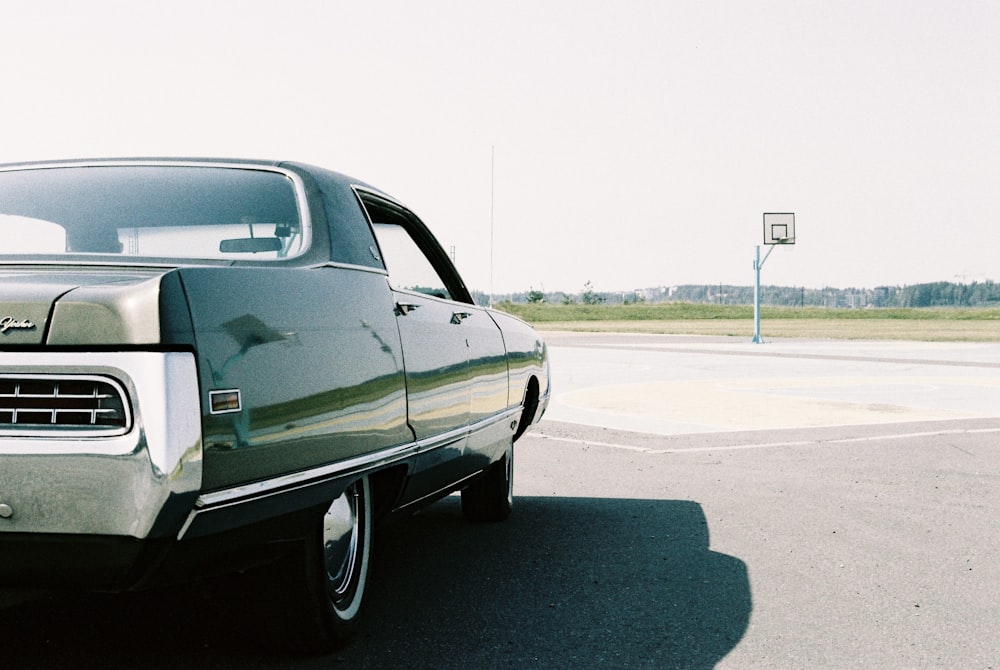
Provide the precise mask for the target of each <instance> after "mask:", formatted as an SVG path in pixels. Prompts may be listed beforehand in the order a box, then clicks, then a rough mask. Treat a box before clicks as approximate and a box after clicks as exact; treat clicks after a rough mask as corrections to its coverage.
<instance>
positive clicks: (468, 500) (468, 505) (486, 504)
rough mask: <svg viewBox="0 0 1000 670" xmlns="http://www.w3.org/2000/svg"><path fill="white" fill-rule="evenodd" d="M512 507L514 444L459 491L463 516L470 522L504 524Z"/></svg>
mask: <svg viewBox="0 0 1000 670" xmlns="http://www.w3.org/2000/svg"><path fill="white" fill-rule="evenodd" d="M513 506H514V444H513V442H511V443H510V444H509V445H508V446H507V453H505V454H504V455H503V457H502V458H501V459H500V460H499V461H497V462H496V463H493V464H491V465H490V466H489V467H488V468H486V472H485V473H483V475H482V476H481V477H480V478H479V479H477V480H475V481H474V482H472V483H471V484H469V486H468V487H466V488H465V489H463V490H462V514H463V515H464V516H465V518H466V519H467V520H469V521H503V520H504V519H506V518H507V517H508V516H510V511H511V509H512V508H513Z"/></svg>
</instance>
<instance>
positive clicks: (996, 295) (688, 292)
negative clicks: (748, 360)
mask: <svg viewBox="0 0 1000 670" xmlns="http://www.w3.org/2000/svg"><path fill="white" fill-rule="evenodd" d="M476 299H477V301H479V304H487V303H488V302H489V296H488V295H485V294H483V293H477V294H476ZM493 300H494V301H495V302H499V301H509V302H513V303H531V302H548V303H556V304H576V303H582V304H602V303H603V304H636V303H657V302H688V303H695V304H718V305H752V304H753V301H754V298H753V287H752V286H731V285H726V284H686V285H680V286H669V287H666V286H661V287H655V288H645V289H638V290H635V291H624V292H622V291H616V292H611V291H607V292H602V291H600V290H598V289H596V288H594V287H593V286H591V284H590V282H588V283H587V284H586V285H585V286H584V287H583V289H582V290H581V291H580V292H579V293H565V292H561V291H556V292H550V293H546V292H542V291H538V290H534V289H532V290H529V291H524V292H521V293H508V294H503V295H495V296H493ZM760 301H761V304H762V305H773V306H788V307H829V308H858V309H861V308H876V307H1000V284H997V283H994V282H993V281H985V282H973V283H971V284H956V283H952V282H933V283H930V284H914V285H912V286H879V287H877V288H871V289H864V288H823V289H812V288H803V287H795V286H763V287H761V298H760Z"/></svg>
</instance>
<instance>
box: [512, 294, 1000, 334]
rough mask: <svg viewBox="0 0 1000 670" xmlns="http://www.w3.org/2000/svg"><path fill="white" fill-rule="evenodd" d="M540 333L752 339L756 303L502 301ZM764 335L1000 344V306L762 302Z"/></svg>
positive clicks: (762, 329)
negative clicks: (808, 305) (837, 305)
mask: <svg viewBox="0 0 1000 670" xmlns="http://www.w3.org/2000/svg"><path fill="white" fill-rule="evenodd" d="M497 307H499V308H500V309H503V310H504V311H507V312H510V313H512V314H515V315H517V316H519V317H521V318H522V319H524V320H525V321H528V322H529V323H531V324H533V325H534V326H535V327H536V328H539V329H540V330H576V331H592V332H629V333H667V334H685V335H724V336H732V337H746V338H750V337H753V330H754V322H753V307H750V306H745V305H696V304H690V303H656V304H637V305H583V304H572V305H550V304H544V303H542V304H539V303H534V304H512V303H502V304H500V305H497ZM760 330H761V335H762V336H763V337H764V338H768V337H771V338H778V337H805V338H833V339H854V340H922V341H931V342H1000V309H997V308H975V309H973V308H948V307H932V308H912V309H905V308H899V309H823V308H797V307H764V308H762V309H761V328H760Z"/></svg>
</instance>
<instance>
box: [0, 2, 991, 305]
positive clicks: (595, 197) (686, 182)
mask: <svg viewBox="0 0 1000 670" xmlns="http://www.w3.org/2000/svg"><path fill="white" fill-rule="evenodd" d="M998 73H1000V2H997V1H996V0H989V1H986V2H976V1H971V0H966V1H960V2H956V1H955V0H940V1H938V0H885V1H881V2H880V1H878V0H864V1H858V2H853V1H839V2H833V1H830V0H821V1H816V2H810V1H807V0H796V1H787V2H781V1H768V0H763V1H761V0H754V1H753V2H751V1H749V0H746V1H743V0H729V1H720V0H706V1H701V2H697V1H694V0H684V1H676V0H652V1H649V2H645V1H644V2H640V1H632V0H616V1H615V2H610V1H607V2H595V1H593V0H577V1H559V2H555V1H552V2H548V1H545V0H528V1H520V0H504V1H503V2H496V1H495V0H494V1H492V2H474V1H466V2H462V1H459V0H456V1H454V2H442V1H435V0H422V1H421V2H407V1H403V0H401V1H397V2H389V1H383V2H378V1H376V2H358V1H357V0H351V1H350V2H341V1H340V0H326V1H316V2H312V1H306V0H284V1H282V2H275V1H273V0H271V1H268V2H210V1H208V0H197V1H194V2H191V1H188V0H181V1H176V0H171V1H169V2H158V3H146V2H134V1H133V0H127V1H124V2H110V1H107V0H89V1H88V2H78V1H75V0H67V1H62V2H60V1H47V0H34V1H33V2H30V3H28V2H2V3H0V86H2V97H0V162H8V161H16V160H31V159H47V158H70V157H81V156H130V155H191V156H231V157H258V158H275V159H290V160H301V161H306V162H312V163H315V164H319V165H323V166H325V167H329V168H332V169H335V170H338V171H341V172H345V173H347V174H350V175H352V176H355V177H357V178H359V179H362V180H365V181H368V182H370V183H372V184H374V185H376V186H378V187H380V188H382V189H384V190H386V191H387V192H389V193H391V194H393V195H395V196H396V197H398V198H400V199H401V200H402V201H403V202H405V203H407V204H408V205H410V206H411V207H413V208H414V210H415V211H416V212H417V213H418V214H419V215H420V216H421V217H422V218H423V219H424V220H425V221H426V222H427V223H428V224H429V225H430V226H431V228H432V229H433V230H434V231H435V233H436V234H437V236H438V238H439V239H440V241H441V242H442V244H443V245H444V246H445V247H450V246H454V247H455V248H456V254H457V261H458V266H459V269H460V270H461V271H462V272H463V274H464V275H465V277H466V281H467V283H468V284H469V286H470V287H471V288H475V289H480V290H489V288H490V284H491V281H492V284H493V288H494V290H495V291H496V292H505V291H514V290H526V289H528V288H529V287H533V288H543V289H545V290H547V291H553V290H565V291H569V292H576V291H579V290H581V289H582V287H583V285H584V283H585V282H587V281H590V282H592V284H593V287H594V289H595V290H627V289H631V288H640V287H650V286H664V285H665V286H670V285H676V284H687V283H726V284H741V285H750V284H752V283H753V280H754V275H753V268H752V259H753V255H754V247H755V246H756V245H758V244H761V242H762V236H763V234H762V228H763V226H762V216H761V215H762V213H763V212H766V211H779V212H795V214H796V233H797V244H796V246H795V247H783V248H778V249H776V250H775V251H774V253H773V254H772V255H771V257H770V258H769V259H768V261H767V263H766V264H765V265H764V269H763V274H762V281H763V282H764V283H765V284H780V285H801V286H807V287H824V286H833V287H841V288H844V287H852V286H853V287H873V286H878V285H896V284H912V283H917V282H924V281H962V280H963V278H964V280H965V281H973V280H983V279H993V280H997V281H1000V78H998ZM491 154H492V155H494V156H495V158H493V159H492V169H491ZM491 175H492V185H493V190H492V193H493V205H492V208H491ZM491 212H492V219H493V229H494V234H493V240H494V244H493V264H492V267H493V270H492V273H491V271H490V267H491V262H490V258H491V254H490V248H491V244H490V237H491V235H490V228H491V223H490V222H491ZM764 251H765V252H766V248H765V249H764ZM491 274H492V280H491Z"/></svg>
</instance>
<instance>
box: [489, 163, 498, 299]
mask: <svg viewBox="0 0 1000 670" xmlns="http://www.w3.org/2000/svg"><path fill="white" fill-rule="evenodd" d="M495 174H496V146H495V145H491V146H490V301H489V303H490V304H489V307H490V309H493V181H494V176H495Z"/></svg>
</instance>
